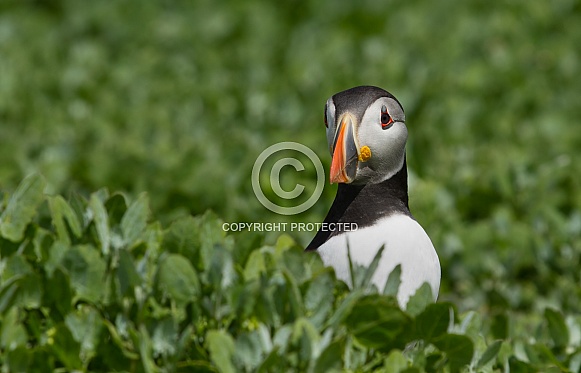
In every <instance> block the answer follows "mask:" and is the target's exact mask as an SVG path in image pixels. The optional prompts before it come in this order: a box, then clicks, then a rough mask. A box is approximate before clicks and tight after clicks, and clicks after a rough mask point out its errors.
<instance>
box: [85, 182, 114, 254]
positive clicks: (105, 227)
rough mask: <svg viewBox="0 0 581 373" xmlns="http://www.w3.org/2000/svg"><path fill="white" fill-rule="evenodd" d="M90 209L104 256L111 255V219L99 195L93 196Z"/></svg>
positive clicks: (94, 194)
mask: <svg viewBox="0 0 581 373" xmlns="http://www.w3.org/2000/svg"><path fill="white" fill-rule="evenodd" d="M89 208H90V210H91V211H92V213H93V222H94V223H95V229H96V230H97V236H98V237H99V241H100V243H101V252H102V253H103V255H109V248H110V244H111V233H110V231H109V217H108V216H107V211H106V210H105V205H104V204H103V201H102V199H101V198H99V195H98V194H97V193H93V194H91V198H90V200H89Z"/></svg>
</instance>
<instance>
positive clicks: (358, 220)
mask: <svg viewBox="0 0 581 373" xmlns="http://www.w3.org/2000/svg"><path fill="white" fill-rule="evenodd" d="M394 213H400V214H405V215H409V216H411V214H410V211H409V205H408V175H407V164H406V161H405V158H404V161H403V165H402V168H401V169H400V170H399V171H398V172H397V173H396V174H395V175H393V176H392V177H390V178H389V179H387V180H384V181H382V182H380V183H376V184H371V183H370V184H364V185H352V184H339V187H338V188H337V195H336V196H335V200H334V201H333V205H332V206H331V209H330V210H329V213H328V214H327V217H326V218H325V223H355V224H357V229H361V228H363V227H366V226H370V225H372V224H374V223H375V222H376V221H378V220H379V219H381V218H383V217H386V216H389V215H391V214H394ZM337 233H341V232H340V231H335V232H329V231H326V232H325V231H319V232H318V233H317V235H316V236H315V238H314V239H313V241H312V242H311V243H310V244H309V246H307V250H316V248H317V247H319V246H320V245H322V244H323V243H324V242H325V241H326V240H327V239H329V237H331V236H333V235H335V234H337Z"/></svg>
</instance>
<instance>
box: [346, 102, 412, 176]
mask: <svg viewBox="0 0 581 373" xmlns="http://www.w3.org/2000/svg"><path fill="white" fill-rule="evenodd" d="M385 108H386V109H387V114H388V115H389V116H390V117H391V119H392V120H393V124H391V125H389V126H385V128H384V126H382V120H381V115H382V111H383V110H382V109H385ZM357 137H358V139H359V144H360V145H361V146H368V147H369V149H370V150H371V158H370V159H369V160H368V161H367V162H360V163H359V169H358V172H357V177H356V180H355V183H357V184H359V183H367V182H372V183H379V182H382V181H384V180H386V179H389V178H390V177H392V176H393V175H395V174H396V173H397V172H398V171H399V170H400V169H401V168H402V166H403V162H404V158H405V145H406V141H407V127H406V125H405V115H404V113H403V110H402V109H401V107H400V105H399V104H398V103H397V102H396V101H395V100H393V99H391V98H389V97H381V98H379V99H378V100H376V101H375V102H374V103H373V104H371V105H370V106H369V107H368V108H367V110H365V113H364V114H363V117H362V118H361V123H358V124H357Z"/></svg>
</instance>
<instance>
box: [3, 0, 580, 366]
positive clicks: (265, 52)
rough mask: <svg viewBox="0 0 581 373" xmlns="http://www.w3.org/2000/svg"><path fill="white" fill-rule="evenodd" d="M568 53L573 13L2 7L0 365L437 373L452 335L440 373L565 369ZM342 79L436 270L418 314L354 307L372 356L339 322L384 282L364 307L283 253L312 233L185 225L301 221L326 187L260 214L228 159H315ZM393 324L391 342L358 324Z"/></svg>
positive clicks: (573, 362) (358, 274)
mask: <svg viewBox="0 0 581 373" xmlns="http://www.w3.org/2000/svg"><path fill="white" fill-rule="evenodd" d="M580 42H581V7H580V3H579V2H578V1H573V0H560V1H553V2H550V1H545V2H542V1H533V2H531V1H522V0H521V1H519V0H517V1H512V2H510V3H508V2H483V1H471V2H463V1H458V0H442V1H438V2H430V1H426V0H416V1H400V2H397V1H386V2H385V1H377V0H364V1H360V2H337V1H330V0H321V1H319V0H308V1H304V2H301V4H300V6H297V3H296V2H277V3H274V2H268V1H264V0H249V1H245V2H239V1H234V0H225V1H220V2H212V1H207V0H199V1H198V0H196V1H181V2H175V1H173V2H167V1H165V2H163V1H148V2H142V1H136V0H120V1H116V2H104V1H91V2H79V1H74V0H55V1H38V0H5V1H1V2H0V55H1V58H0V128H1V135H0V189H1V191H0V255H1V256H0V261H1V262H0V284H1V286H0V315H1V316H0V317H1V320H0V328H1V332H0V349H1V350H0V352H1V353H0V359H1V361H0V366H1V368H2V370H3V371H8V370H10V371H38V372H45V371H51V369H52V368H55V367H56V368H58V369H60V370H61V371H70V370H74V369H81V370H82V369H85V368H86V369H88V370H95V371H106V370H114V371H156V370H167V371H175V370H181V371H192V370H193V371H208V372H213V371H217V370H218V369H226V370H227V369H229V368H228V367H227V366H229V365H228V363H227V362H228V361H230V360H231V364H232V366H233V367H234V369H235V370H237V371H238V370H246V371H251V370H262V371H284V370H297V371H304V370H313V371H317V372H319V371H320V372H322V371H328V370H346V371H357V370H359V371H366V370H367V371H369V370H378V371H381V370H383V371H386V372H398V371H408V372H413V371H422V370H425V371H441V370H444V371H450V370H454V369H456V367H459V366H460V365H462V364H464V362H465V361H467V359H468V358H467V357H466V356H467V355H469V354H468V352H469V351H470V349H469V346H468V344H467V343H466V339H462V338H460V339H458V338H457V336H460V337H466V338H468V339H469V340H470V341H471V343H472V345H473V351H474V353H473V355H472V359H471V360H470V362H469V364H468V365H467V366H465V367H462V368H460V369H461V370H462V369H463V370H469V371H482V372H493V371H499V370H500V371H509V370H510V371H511V372H530V371H546V372H550V371H567V370H569V371H573V372H578V371H579V370H580V367H581V350H580V348H581V338H580V335H581V318H580V317H579V316H578V315H579V314H580V313H581V287H580V286H579V284H581V272H580V271H579V264H580V263H581V179H580V178H579V177H578V175H580V174H581V162H580V149H581V146H580V144H581V131H579V130H578V126H577V125H576V123H577V122H578V120H579V119H578V118H580V117H581V106H580V105H579V103H578V102H579V87H580V86H581V64H580V63H579V60H580V59H579V52H578V47H577V45H579V44H580ZM360 84H372V85H378V86H381V87H384V88H386V89H388V90H389V91H391V92H392V93H394V94H395V95H396V96H397V97H398V99H399V100H400V101H401V102H402V104H403V106H404V108H405V110H406V117H407V125H408V130H409V133H410V136H409V140H408V147H407V154H408V157H407V159H408V166H409V174H410V204H411V210H412V213H413V214H414V216H415V218H416V219H417V220H418V221H419V222H420V223H421V224H422V226H424V228H425V229H426V231H427V232H428V233H429V235H430V237H431V239H432V241H433V242H434V246H435V247H436V249H437V251H438V254H439V257H440V260H441V263H442V284H441V289H440V295H439V302H441V303H437V304H436V305H435V306H432V305H431V304H430V301H429V299H428V298H425V295H422V294H421V292H420V294H418V295H417V297H414V298H413V302H412V303H411V304H410V305H409V306H408V309H407V311H405V312H403V313H399V312H401V311H398V310H396V309H395V308H393V309H392V308H389V307H388V308H386V309H382V310H377V309H375V310H374V309H371V310H366V312H369V313H370V314H374V315H377V316H378V317H381V318H382V319H381V320H382V321H381V322H380V327H379V329H378V330H377V335H382V336H387V337H389V338H391V339H390V340H392V341H393V344H394V345H397V346H398V347H397V348H395V347H394V348H393V349H390V350H389V351H385V350H382V349H379V348H371V347H369V346H366V345H364V344H363V343H374V342H375V339H374V336H375V334H374V333H375V331H374V330H370V329H369V325H364V324H362V325H359V326H361V329H357V330H354V329H353V326H350V325H347V324H346V320H347V319H349V318H350V317H351V318H353V316H352V314H353V312H354V310H359V311H361V308H360V307H357V305H358V304H359V302H360V301H363V300H365V302H369V303H370V304H375V305H380V304H381V305H385V303H387V302H388V299H390V298H389V296H394V295H395V294H396V292H397V289H398V287H399V284H400V282H399V274H398V272H397V270H398V269H396V271H395V272H394V273H393V274H392V276H390V279H389V281H388V282H387V284H386V287H385V288H384V289H377V291H379V292H380V293H382V294H383V295H385V296H386V297H383V296H381V297H380V296H377V295H376V294H375V293H374V292H373V290H369V289H368V287H367V285H368V279H369V276H370V274H371V271H363V270H361V269H357V268H356V269H355V271H354V273H353V280H354V281H353V283H354V284H355V285H356V287H357V290H355V291H353V292H351V293H347V291H346V288H345V286H344V285H343V284H341V283H337V282H336V281H335V280H334V278H333V275H332V273H331V272H329V270H325V269H323V267H322V266H321V263H320V261H318V259H317V258H316V257H314V256H311V255H306V257H305V255H303V253H301V252H300V250H299V249H298V248H296V247H295V246H304V245H305V244H306V243H307V242H308V241H309V240H310V239H311V238H312V235H313V232H290V233H291V234H292V235H293V237H292V238H289V237H288V236H281V237H280V238H278V241H277V242H276V243H275V240H276V239H277V236H278V235H279V234H278V233H269V234H260V233H258V234H257V233H251V232H243V233H239V234H233V235H232V236H227V235H226V234H225V232H223V231H222V229H221V227H220V226H219V224H218V223H217V221H216V217H215V216H213V215H212V214H204V212H205V211H206V210H208V209H212V210H213V211H216V212H217V214H218V215H219V216H220V217H222V218H224V219H225V220H226V221H228V222H233V221H243V222H248V221H258V222H263V221H268V222H271V221H272V222H277V221H284V222H287V221H290V222H292V221H299V222H320V221H322V219H323V217H324V214H325V213H326V211H327V209H328V207H329V206H330V204H331V201H332V198H333V196H334V191H335V189H334V187H332V186H328V185H327V186H326V187H325V190H324V192H323V196H322V198H321V199H320V201H319V202H318V203H317V204H316V205H315V206H314V207H313V208H311V209H310V210H308V211H307V212H305V213H303V214H300V215H298V216H289V217H281V216H276V215H274V214H271V213H269V212H268V211H267V210H265V209H264V208H263V207H262V206H261V205H260V203H259V202H258V201H257V200H256V198H255V197H254V194H253V192H252V188H251V183H250V173H251V169H252V166H253V163H254V161H255V160H256V158H257V156H258V154H259V153H260V152H261V151H262V150H263V149H265V148H266V147H267V146H269V145H271V144H274V143H276V142H280V141H289V140H290V141H297V142H300V143H303V144H305V145H307V146H309V147H310V148H312V149H313V150H314V151H315V152H316V153H317V154H318V155H319V156H320V158H321V159H322V161H323V164H325V165H328V162H329V155H328V152H327V149H326V145H325V144H326V140H325V135H324V129H323V128H324V127H323V124H322V118H321V117H322V107H323V104H324V100H325V99H326V98H327V97H328V96H329V95H331V94H333V93H335V92H337V91H339V90H342V89H345V88H348V87H352V86H355V85H360ZM34 172H39V173H40V174H42V175H43V177H40V176H38V175H37V174H33V176H29V177H27V176H28V175H30V174H32V173H34ZM287 177H288V178H287ZM23 179H24V181H23ZM315 179H316V175H315V172H314V169H313V168H312V167H311V168H309V167H308V165H307V167H306V170H305V171H302V172H295V173H292V172H291V175H283V180H282V182H283V186H284V185H285V184H284V183H285V180H286V181H289V182H290V183H291V184H289V185H291V186H292V183H294V182H295V181H296V182H297V183H301V184H304V185H305V186H306V188H307V190H309V188H310V189H312V188H313V186H314V180H315ZM19 184H20V186H19V187H17V186H18V185H19ZM103 187H106V188H108V189H109V190H121V191H122V192H120V193H114V194H109V193H108V192H107V189H101V188H103ZM43 190H44V191H45V192H46V193H48V194H49V196H46V195H45V196H43V195H42V193H40V192H41V191H43ZM93 191H97V192H95V193H92V194H91V192H93ZM143 192H147V194H144V193H143ZM266 194H267V196H268V197H269V198H270V197H272V195H271V194H272V193H271V194H269V193H268V191H267V193H266ZM150 205H151V210H150V207H149V206H150ZM152 212H154V213H153V214H152ZM202 214H204V215H202ZM152 215H154V216H152ZM190 215H194V216H193V217H192V216H190ZM293 240H294V241H296V242H298V243H299V245H295V244H294V243H293ZM173 265H175V266H176V268H177V269H176V270H175V271H171V270H170V269H171V268H169V267H170V266H173ZM174 272H175V273H174ZM174 286H175V287H176V288H174ZM176 289H185V290H184V291H185V293H182V292H181V291H178V290H176ZM427 290H429V289H423V290H422V292H425V291H427ZM370 292H371V293H372V294H370ZM434 307H435V308H434ZM450 309H452V311H450ZM359 311H358V312H359ZM373 312H375V313H373ZM446 313H448V315H446ZM401 315H405V316H401ZM396 316H397V317H400V316H401V317H402V318H403V319H404V320H407V321H405V322H409V323H411V324H410V325H411V326H410V329H409V330H410V331H409V332H410V333H413V336H410V335H408V334H407V333H406V332H402V333H403V334H401V335H400V334H397V331H391V330H386V329H385V328H382V327H381V325H389V322H390V320H392V318H396ZM432 320H433V322H432ZM98 325H101V326H100V327H99V326H98ZM71 329H75V330H71ZM329 330H330V331H329ZM210 332H212V333H211V334H210V335H215V336H214V337H212V338H213V339H214V343H215V344H218V345H219V343H218V342H223V341H224V340H231V341H233V343H234V352H233V353H230V355H231V356H230V358H231V359H230V360H228V359H226V360H222V359H221V358H220V361H221V362H220V363H219V364H223V365H224V366H222V365H219V364H218V363H216V362H215V361H216V359H217V358H216V356H215V355H216V353H218V356H220V354H226V355H228V353H227V351H229V350H228V348H229V347H228V346H231V345H230V344H229V342H224V346H225V349H226V350H224V351H218V352H213V353H212V349H211V345H210V343H209V342H208V338H207V337H206V335H207V334H209V333H210ZM355 332H358V333H360V334H358V337H357V338H356V337H355V335H354V333H355ZM325 333H328V334H325ZM448 335H449V336H448ZM228 336H229V337H228ZM439 338H441V339H439ZM411 339H413V340H416V341H420V342H417V343H415V342H414V343H410V344H408V345H406V346H405V347H401V343H404V342H402V341H403V340H411ZM452 342H454V343H456V342H457V343H458V346H455V345H454V343H452ZM456 354H458V356H456ZM449 355H454V356H449ZM313 356H317V358H314V357H313ZM281 357H282V358H281ZM8 367H9V368H8Z"/></svg>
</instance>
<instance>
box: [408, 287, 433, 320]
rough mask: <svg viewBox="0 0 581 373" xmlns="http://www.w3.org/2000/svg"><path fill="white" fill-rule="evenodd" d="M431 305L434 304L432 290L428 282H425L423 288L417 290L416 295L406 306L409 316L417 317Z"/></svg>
mask: <svg viewBox="0 0 581 373" xmlns="http://www.w3.org/2000/svg"><path fill="white" fill-rule="evenodd" d="M431 303H434V298H433V295H432V288H431V287H430V285H429V284H428V283H427V282H424V283H423V284H422V286H420V287H419V289H418V290H416V293H415V294H414V295H412V296H411V297H410V299H409V301H408V303H407V305H406V311H407V313H408V314H410V315H412V316H416V315H418V314H419V313H420V312H422V311H423V310H424V309H426V307H427V306H428V304H431Z"/></svg>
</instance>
